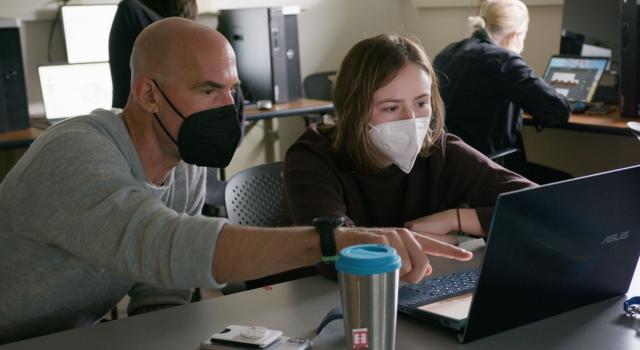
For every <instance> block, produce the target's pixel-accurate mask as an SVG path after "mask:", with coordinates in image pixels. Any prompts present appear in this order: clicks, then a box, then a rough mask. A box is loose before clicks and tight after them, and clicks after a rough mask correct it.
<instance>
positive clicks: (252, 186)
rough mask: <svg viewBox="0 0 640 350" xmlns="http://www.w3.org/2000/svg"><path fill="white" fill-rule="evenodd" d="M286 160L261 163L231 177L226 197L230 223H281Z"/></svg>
mask: <svg viewBox="0 0 640 350" xmlns="http://www.w3.org/2000/svg"><path fill="white" fill-rule="evenodd" d="M282 164H283V163H282V162H274V163H268V164H263V165H258V166H255V167H252V168H249V169H245V170H243V171H241V172H239V173H237V174H235V175H234V176H233V177H231V179H229V181H228V182H227V186H226V188H225V193H224V197H225V204H226V207H227V216H228V217H229V222H230V223H232V224H236V225H250V226H260V227H274V226H279V225H280V224H281V208H282V199H283V195H282V187H283V180H282Z"/></svg>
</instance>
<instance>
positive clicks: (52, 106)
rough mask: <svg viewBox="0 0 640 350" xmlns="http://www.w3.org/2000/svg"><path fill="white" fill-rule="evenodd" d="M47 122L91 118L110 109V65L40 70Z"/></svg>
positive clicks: (58, 67)
mask: <svg viewBox="0 0 640 350" xmlns="http://www.w3.org/2000/svg"><path fill="white" fill-rule="evenodd" d="M38 74H39V76H40V87H41V89H42V100H43V102H44V111H45V115H46V117H47V120H50V121H54V120H60V119H64V118H69V117H75V116H80V115H86V114H89V112H91V111H92V110H94V109H96V108H107V109H108V108H111V92H112V91H111V90H112V86H111V72H110V69H109V63H108V62H101V63H78V64H64V65H47V66H40V67H38Z"/></svg>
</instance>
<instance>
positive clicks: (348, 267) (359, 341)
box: [336, 244, 400, 350]
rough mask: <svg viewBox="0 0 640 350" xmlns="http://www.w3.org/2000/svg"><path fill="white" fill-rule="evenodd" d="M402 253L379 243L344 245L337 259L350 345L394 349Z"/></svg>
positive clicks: (345, 324)
mask: <svg viewBox="0 0 640 350" xmlns="http://www.w3.org/2000/svg"><path fill="white" fill-rule="evenodd" d="M399 269H400V256H398V254H397V253H396V250H395V249H393V248H391V247H389V246H386V245H379V244H362V245H355V246H351V247H347V248H344V249H343V250H342V251H341V252H340V255H339V256H338V260H337V262H336V270H338V280H339V281H340V295H341V298H342V311H343V314H344V330H345V337H346V340H347V349H375V350H393V349H394V348H395V341H396V318H397V310H398V276H399Z"/></svg>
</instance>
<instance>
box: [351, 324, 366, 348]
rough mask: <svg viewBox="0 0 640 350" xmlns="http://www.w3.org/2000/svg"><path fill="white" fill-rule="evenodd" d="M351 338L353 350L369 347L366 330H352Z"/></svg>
mask: <svg viewBox="0 0 640 350" xmlns="http://www.w3.org/2000/svg"><path fill="white" fill-rule="evenodd" d="M352 336H353V338H352V339H353V342H352V343H353V348H354V349H366V348H368V347H369V330H368V329H367V328H358V329H354V330H353V331H352Z"/></svg>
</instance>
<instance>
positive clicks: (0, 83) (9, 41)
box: [0, 18, 29, 132]
mask: <svg viewBox="0 0 640 350" xmlns="http://www.w3.org/2000/svg"><path fill="white" fill-rule="evenodd" d="M28 127H29V109H28V105H27V90H26V86H25V80H24V71H23V69H22V52H21V47H20V22H19V21H18V20H15V19H9V18H0V132H3V131H11V130H18V129H25V128H28Z"/></svg>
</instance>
